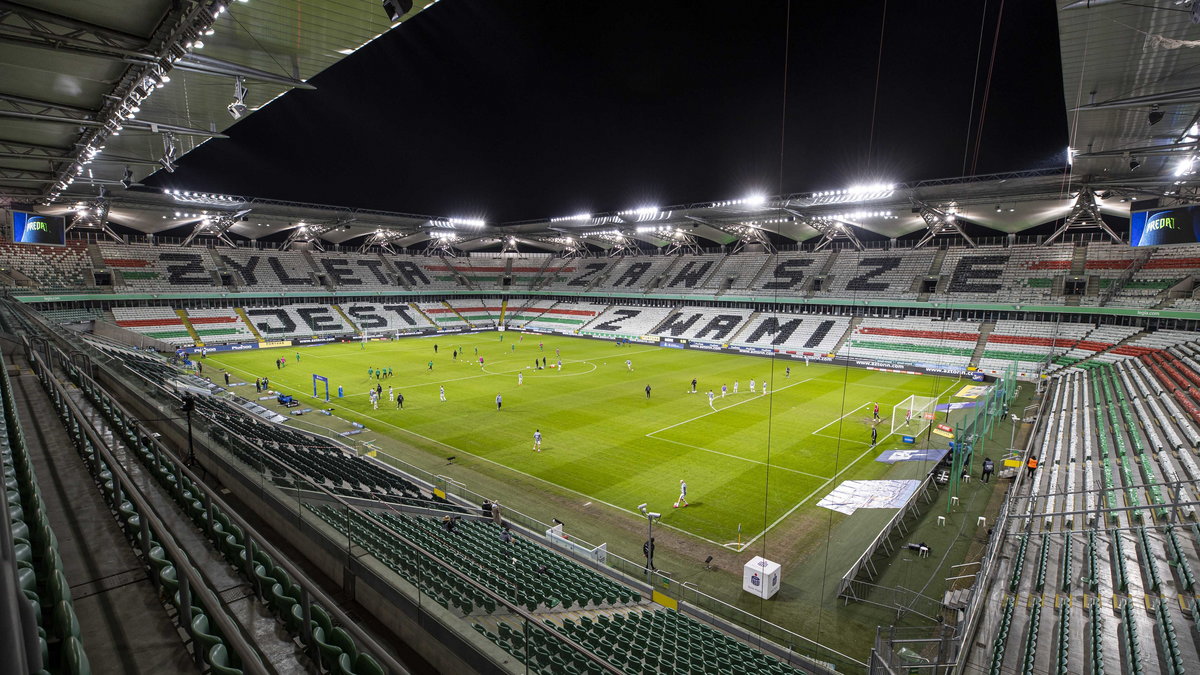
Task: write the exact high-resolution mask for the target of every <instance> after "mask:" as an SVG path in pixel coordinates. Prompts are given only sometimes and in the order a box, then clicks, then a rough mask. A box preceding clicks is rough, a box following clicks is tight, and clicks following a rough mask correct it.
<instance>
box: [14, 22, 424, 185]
mask: <svg viewBox="0 0 1200 675" xmlns="http://www.w3.org/2000/svg"><path fill="white" fill-rule="evenodd" d="M434 1H435V0H418V1H417V2H416V3H415V5H414V9H413V10H412V11H411V12H409V13H408V14H406V15H405V17H404V19H405V20H407V19H408V18H411V17H412V16H413V15H415V14H416V13H417V12H418V11H420V10H421V9H424V8H425V7H427V6H428V5H430V4H432V3H433V2H434ZM394 25H398V22H397V23H392V22H391V21H389V17H388V14H387V13H385V11H384V10H383V9H382V8H381V7H380V5H379V3H378V2H368V1H364V0H322V1H321V2H309V3H297V2H293V1H291V0H238V1H236V2H234V1H233V0H184V1H173V0H122V1H121V2H78V1H75V0H35V1H31V2H25V3H16V2H7V1H4V2H0V72H3V73H4V77H3V78H0V199H3V200H5V201H7V202H10V203H11V202H14V201H16V202H21V201H26V202H29V201H37V200H39V199H42V198H46V197H48V196H58V195H60V194H62V195H64V196H68V195H78V194H79V193H80V192H84V193H90V194H92V195H95V194H96V193H97V192H98V190H99V189H100V188H107V189H108V190H110V191H111V190H112V189H114V188H116V189H119V188H120V186H121V182H122V180H124V181H126V183H133V182H136V181H138V180H140V179H141V178H143V177H145V176H147V175H149V174H150V173H152V172H154V171H157V170H159V169H160V167H163V166H168V165H171V164H173V162H174V161H176V160H178V158H179V157H181V156H183V155H184V154H185V153H187V152H188V151H190V150H191V149H192V148H194V147H196V146H197V145H199V144H201V143H203V142H205V141H206V140H208V139H210V138H219V137H222V133H221V132H222V131H223V130H224V129H226V128H228V127H229V126H230V125H232V124H233V123H234V122H235V121H236V120H235V118H234V116H233V115H234V113H235V112H236V113H237V114H238V116H239V117H244V116H245V115H248V114H252V113H253V112H254V111H255V110H257V109H259V108H261V107H262V106H264V105H266V104H268V103H270V102H271V101H272V100H274V99H275V98H276V97H278V96H280V95H282V94H284V93H287V92H288V91H291V90H292V89H306V88H308V89H311V88H312V87H311V85H309V84H308V83H307V80H308V79H309V78H311V77H313V76H314V75H316V74H317V73H320V72H321V71H322V70H324V69H326V68H327V67H329V66H330V65H332V64H333V63H335V62H337V61H338V60H340V59H342V58H344V57H345V56H346V55H348V54H351V53H353V52H354V51H355V50H357V49H358V48H360V47H361V46H363V45H364V44H366V43H367V42H370V41H371V40H373V39H375V38H376V37H378V36H379V35H381V34H382V33H384V32H386V31H388V30H389V29H390V28H391V27H393V26H394ZM238 87H244V93H243V92H242V91H235V89H236V88H238ZM235 99H236V100H235ZM235 104H236V105H238V106H239V107H237V108H236V109H235V108H234V105H235ZM126 169H128V171H129V173H128V174H127V173H126ZM85 183H86V186H85V185H84V184H85ZM72 198H74V197H72Z"/></svg>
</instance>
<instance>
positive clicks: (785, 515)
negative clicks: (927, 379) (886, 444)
mask: <svg viewBox="0 0 1200 675" xmlns="http://www.w3.org/2000/svg"><path fill="white" fill-rule="evenodd" d="M958 382H959V381H958V380H957V379H955V380H954V382H952V383H951V384H950V386H949V387H946V389H945V390H943V391H942V393H940V394H938V396H937V397H938V398H941V397H942V396H944V395H945V394H946V392H948V391H950V390H951V389H953V388H954V387H955V386H956V385H957V384H958ZM860 407H861V406H860ZM894 434H895V432H892V433H890V434H888V435H887V436H884V438H887V437H888V436H892V435H894ZM874 449H875V448H873V447H870V448H867V449H866V450H863V452H862V454H860V455H859V456H858V457H855V458H854V459H853V460H852V461H851V462H850V463H849V464H847V465H846V466H844V467H842V470H841V471H838V472H837V473H835V474H833V478H830V479H829V480H827V481H825V482H824V483H823V484H821V486H820V487H818V488H817V489H816V490H813V491H812V492H810V493H808V494H807V495H806V496H805V497H804V499H801V500H800V501H799V502H797V503H796V505H795V506H793V507H792V508H790V509H788V511H787V513H784V514H783V515H782V516H779V518H777V519H775V522H773V523H771V524H770V525H768V526H767V527H766V528H765V529H764V530H763V531H762V532H759V533H758V534H756V535H754V536H753V537H751V538H750V539H748V540H747V541H746V543H745V544H743V545H742V547H741V548H740V549H738V550H739V551H744V550H746V547H747V546H749V545H750V544H753V543H754V542H755V541H757V540H758V538H759V537H761V536H763V535H764V534H766V533H767V532H770V531H771V529H772V528H774V527H775V526H776V525H778V524H779V523H782V522H783V520H784V519H785V518H787V517H788V516H790V515H792V514H793V513H795V512H796V509H798V508H800V507H801V506H803V505H804V503H805V502H807V501H808V500H810V499H812V498H813V495H815V494H817V493H818V492H820V491H821V490H824V489H825V488H826V487H828V486H829V484H830V483H832V482H833V481H835V480H837V479H838V476H841V475H842V474H843V473H846V471H848V470H849V469H850V467H852V466H854V465H855V464H858V463H859V462H860V461H862V458H863V457H866V456H867V455H869V454H871V452H872V451H873V450H874Z"/></svg>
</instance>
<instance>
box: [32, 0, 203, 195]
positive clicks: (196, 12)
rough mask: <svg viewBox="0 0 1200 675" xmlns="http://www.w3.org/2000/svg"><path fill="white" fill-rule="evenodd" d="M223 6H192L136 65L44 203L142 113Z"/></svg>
mask: <svg viewBox="0 0 1200 675" xmlns="http://www.w3.org/2000/svg"><path fill="white" fill-rule="evenodd" d="M225 5H226V1H225V0H212V1H211V2H201V3H197V4H196V5H195V6H193V7H192V8H191V9H190V10H188V11H187V13H186V15H185V16H184V17H183V18H182V19H181V20H180V21H179V24H178V25H176V26H175V27H174V28H173V30H172V33H171V34H170V36H168V38H167V39H166V40H165V41H164V42H163V44H164V47H163V49H162V51H161V52H160V53H159V54H158V58H157V59H155V61H154V62H152V63H149V64H146V65H144V66H141V67H140V68H138V69H137V72H136V73H134V74H133V75H132V77H129V78H128V80H127V81H126V82H127V83H126V84H124V85H123V86H122V87H119V88H118V89H117V90H116V91H114V92H113V93H112V95H111V96H110V98H111V99H113V101H112V103H110V104H109V106H108V107H107V108H106V109H105V110H104V111H102V112H101V113H100V115H99V116H98V117H97V121H99V122H100V123H101V125H102V126H98V127H94V128H91V129H88V130H86V131H84V133H83V135H82V137H81V138H80V140H79V143H78V145H79V146H80V151H79V155H78V156H77V157H76V159H75V161H73V162H72V163H71V164H70V165H69V166H67V167H66V168H65V169H64V170H63V173H62V174H60V177H59V180H58V181H57V182H55V183H54V185H53V187H52V188H51V189H50V192H49V193H48V194H47V195H46V199H45V201H46V203H51V202H54V201H55V200H57V199H58V198H59V197H60V196H61V195H62V192H63V191H64V190H66V189H67V187H69V186H70V185H71V184H72V183H74V182H75V178H76V177H78V176H79V174H81V173H83V167H84V166H86V165H88V164H91V163H92V162H93V161H94V160H95V159H96V156H97V155H99V154H100V152H101V151H103V150H104V145H105V142H106V141H107V140H108V137H109V136H119V135H120V134H121V130H122V129H123V128H124V127H123V126H122V125H123V124H124V123H125V122H126V121H127V120H131V119H134V118H135V117H137V114H138V113H139V112H141V110H142V108H141V104H142V102H143V101H145V100H146V99H148V98H150V95H151V94H153V93H154V92H155V91H157V90H158V89H161V88H162V87H163V85H164V84H166V83H167V82H170V81H171V78H170V76H169V75H168V73H169V72H170V71H171V69H172V68H173V67H174V65H175V62H176V61H178V60H179V59H180V58H182V57H183V56H184V55H186V54H187V53H188V51H190V50H192V49H200V48H202V47H203V46H204V43H203V41H202V40H201V39H200V38H201V36H202V35H212V34H213V33H214V32H215V29H214V28H213V24H214V23H215V22H216V20H217V17H219V16H221V14H223V13H224V12H225Z"/></svg>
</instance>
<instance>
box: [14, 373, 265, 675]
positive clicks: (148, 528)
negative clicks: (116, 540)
mask: <svg viewBox="0 0 1200 675" xmlns="http://www.w3.org/2000/svg"><path fill="white" fill-rule="evenodd" d="M29 356H30V363H31V364H32V365H33V367H34V370H35V372H37V374H38V376H39V379H40V380H41V382H42V384H43V386H45V387H47V388H48V390H49V391H50V392H52V393H53V394H54V395H56V396H57V397H59V398H61V399H62V401H63V404H64V405H65V406H66V410H67V411H68V412H69V413H70V414H71V416H72V417H73V418H75V421H76V422H77V423H78V424H79V428H80V429H81V430H82V431H83V433H84V434H85V435H86V436H87V437H88V440H89V441H90V442H91V444H92V446H93V448H94V449H95V451H96V453H97V454H98V455H99V456H100V457H101V458H103V460H104V461H105V463H106V464H107V465H108V471H109V473H111V474H112V477H113V481H114V485H115V487H116V488H117V495H116V497H117V500H118V501H119V500H121V499H128V500H129V501H131V502H133V504H134V507H135V508H136V510H137V512H138V516H139V518H140V521H141V523H142V531H141V536H140V537H139V538H138V543H139V544H140V546H141V553H142V555H143V556H145V557H146V558H147V559H148V558H149V555H150V535H151V533H153V535H154V537H155V539H156V540H157V541H158V543H159V545H160V546H162V548H163V551H164V552H165V553H166V555H167V558H168V559H170V560H172V561H174V562H175V568H176V572H177V573H179V574H180V576H179V592H180V598H181V600H180V603H179V604H180V612H181V613H182V614H183V625H184V626H185V627H187V626H190V625H191V618H192V617H191V611H192V610H191V596H192V594H193V593H195V594H196V595H199V596H200V597H201V599H202V602H203V604H204V607H205V608H207V610H208V613H209V618H211V619H212V620H213V623H214V624H216V628H217V629H218V630H219V631H220V634H221V635H222V636H224V638H225V640H226V642H227V643H228V644H229V647H230V648H231V649H232V650H233V651H234V653H236V654H237V656H238V658H239V659H240V660H241V667H242V670H243V671H246V672H248V673H252V674H253V675H269V674H270V672H271V671H270V669H268V668H267V666H266V664H265V663H263V660H262V656H263V655H262V654H261V653H260V652H259V651H258V649H256V648H255V647H254V645H252V644H251V643H250V642H249V641H248V640H247V639H246V638H245V636H244V635H243V633H242V630H241V628H240V627H239V626H238V625H237V624H236V623H235V622H234V620H233V619H232V618H231V617H230V616H229V615H228V614H226V613H224V612H222V611H220V608H222V607H223V606H224V605H223V603H222V602H221V599H220V598H219V597H218V596H217V594H216V593H215V592H214V591H213V589H212V587H211V586H210V585H209V584H208V582H207V580H206V579H204V578H203V575H202V573H201V572H200V570H199V568H198V567H196V566H195V565H193V564H192V562H191V559H190V558H189V557H188V555H187V553H186V552H185V551H184V550H183V549H182V548H180V546H179V544H177V543H176V542H175V538H174V537H173V536H172V535H171V532H170V530H169V529H168V528H167V526H166V525H165V524H164V523H163V521H162V520H161V519H160V518H159V517H158V514H157V513H155V511H154V508H153V507H152V506H151V505H150V502H149V501H147V500H146V498H145V497H144V496H142V494H141V492H140V491H139V490H138V488H137V486H136V485H135V484H134V482H133V480H132V479H130V478H129V475H128V474H127V473H126V472H125V469H124V467H123V466H122V465H121V464H120V462H118V461H117V459H116V458H115V457H114V456H113V454H112V450H111V449H110V448H109V446H108V444H107V443H106V442H105V440H104V438H103V436H102V435H101V434H100V433H99V431H98V430H97V429H96V428H95V426H94V425H93V423H92V421H91V419H89V418H88V416H87V415H86V414H84V412H83V411H82V410H80V409H79V406H78V404H76V403H75V401H74V400H73V399H72V398H71V396H70V395H69V394H68V393H67V390H66V388H64V387H63V386H62V383H60V382H59V381H58V380H57V379H56V378H55V377H54V375H53V372H52V371H51V370H50V367H49V366H48V365H46V363H45V361H44V360H43V359H42V357H41V355H40V354H36V353H33V352H30V354H29ZM84 461H85V462H87V463H88V464H92V462H91V461H89V460H87V459H86V458H85V460H84ZM97 468H98V467H97V466H95V465H91V466H89V469H91V470H92V473H93V474H96V473H97V471H96V470H97ZM197 656H200V655H197ZM201 658H202V659H203V657H201Z"/></svg>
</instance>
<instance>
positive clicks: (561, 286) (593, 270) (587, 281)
mask: <svg viewBox="0 0 1200 675" xmlns="http://www.w3.org/2000/svg"><path fill="white" fill-rule="evenodd" d="M619 262H620V260H619V259H616V258H576V259H573V260H563V261H562V265H561V266H560V267H552V268H550V270H549V271H548V272H547V273H546V275H545V280H544V282H543V283H542V285H541V289H542V290H546V291H563V292H566V293H578V292H580V291H586V290H587V289H589V288H591V287H592V286H593V285H594V284H596V283H597V282H599V281H600V280H602V279H603V278H604V277H605V276H606V275H607V274H608V271H609V270H611V269H613V267H614V266H616V265H617V264H618V263H619Z"/></svg>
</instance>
